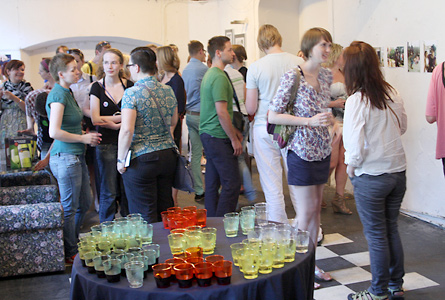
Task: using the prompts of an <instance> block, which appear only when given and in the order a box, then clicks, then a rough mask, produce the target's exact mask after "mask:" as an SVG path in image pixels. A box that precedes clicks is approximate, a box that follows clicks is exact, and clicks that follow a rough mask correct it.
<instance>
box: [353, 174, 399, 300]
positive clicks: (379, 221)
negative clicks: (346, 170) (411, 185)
mask: <svg viewBox="0 0 445 300" xmlns="http://www.w3.org/2000/svg"><path fill="white" fill-rule="evenodd" d="M351 182H352V184H353V186H354V198H355V202H356V204H357V211H358V214H359V216H360V220H361V222H362V224H363V232H364V234H365V237H366V240H367V241H368V248H369V256H370V260H371V273H372V280H371V287H370V288H369V291H370V292H371V293H372V294H374V295H378V296H381V295H387V294H388V288H391V289H399V288H402V285H403V276H404V275H405V270H404V266H403V264H404V255H403V247H402V241H401V240H400V235H399V231H398V225H397V218H398V216H399V212H400V206H401V204H402V200H403V196H404V195H405V190H406V176H405V171H403V172H398V173H385V174H382V175H378V176H371V175H367V174H362V175H360V176H357V177H352V178H351Z"/></svg>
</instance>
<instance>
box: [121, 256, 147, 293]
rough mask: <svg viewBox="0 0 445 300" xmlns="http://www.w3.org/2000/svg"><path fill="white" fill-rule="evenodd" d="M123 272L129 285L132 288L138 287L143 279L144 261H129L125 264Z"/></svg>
mask: <svg viewBox="0 0 445 300" xmlns="http://www.w3.org/2000/svg"><path fill="white" fill-rule="evenodd" d="M125 272H126V274H127V280H128V282H129V283H130V287H131V288H133V289H137V288H140V287H141V286H142V285H143V280H144V263H143V262H140V261H130V262H127V263H126V264H125Z"/></svg>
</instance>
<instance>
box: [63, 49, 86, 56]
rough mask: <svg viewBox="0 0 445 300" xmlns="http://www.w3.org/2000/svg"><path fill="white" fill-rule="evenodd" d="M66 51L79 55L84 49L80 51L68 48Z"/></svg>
mask: <svg viewBox="0 0 445 300" xmlns="http://www.w3.org/2000/svg"><path fill="white" fill-rule="evenodd" d="M66 53H68V54H72V53H75V54H77V55H79V54H81V53H82V51H80V50H79V49H68V50H66Z"/></svg>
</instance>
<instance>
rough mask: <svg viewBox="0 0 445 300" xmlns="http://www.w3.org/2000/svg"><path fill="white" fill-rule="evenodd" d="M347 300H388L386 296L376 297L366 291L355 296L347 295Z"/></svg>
mask: <svg viewBox="0 0 445 300" xmlns="http://www.w3.org/2000/svg"><path fill="white" fill-rule="evenodd" d="M348 300H388V296H386V295H385V296H376V295H374V294H371V293H370V292H369V291H368V290H364V291H361V292H358V293H356V294H349V295H348Z"/></svg>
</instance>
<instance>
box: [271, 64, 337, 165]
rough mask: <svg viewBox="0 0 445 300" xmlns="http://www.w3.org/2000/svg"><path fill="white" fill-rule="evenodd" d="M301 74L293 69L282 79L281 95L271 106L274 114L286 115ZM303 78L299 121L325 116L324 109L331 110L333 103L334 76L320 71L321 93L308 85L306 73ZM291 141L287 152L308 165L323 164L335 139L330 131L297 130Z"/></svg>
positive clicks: (296, 106)
mask: <svg viewBox="0 0 445 300" xmlns="http://www.w3.org/2000/svg"><path fill="white" fill-rule="evenodd" d="M297 71H299V70H297V69H292V70H290V71H288V72H286V73H285V74H284V75H283V76H282V77H281V82H280V86H279V88H278V90H277V93H276V94H275V97H274V98H273V100H272V102H271V104H270V105H269V109H270V110H272V111H275V112H277V113H284V112H285V111H286V106H287V104H288V103H289V100H290V99H289V98H290V94H291V89H292V85H293V82H294V81H295V76H296V74H297V73H296V72H297ZM301 74H302V76H301V79H300V86H299V88H298V93H297V99H296V101H295V104H294V107H293V113H294V115H295V116H297V117H305V118H310V117H313V116H315V115H316V114H318V113H321V109H322V108H327V107H328V105H329V102H330V101H331V92H330V86H331V83H332V73H331V71H329V70H328V69H325V68H321V69H320V72H319V73H318V82H319V84H320V89H321V92H320V93H318V92H317V91H316V90H315V89H314V88H313V87H312V86H311V85H310V84H308V83H307V81H306V79H305V78H304V74H303V72H302V71H301ZM290 141H291V142H290V143H289V144H288V146H287V148H288V149H289V150H292V151H294V152H295V153H296V154H297V155H298V156H299V157H300V158H301V159H303V160H306V161H321V160H323V159H325V158H326V157H328V156H329V155H330V154H331V136H330V134H329V130H328V127H312V126H296V129H295V133H294V134H293V136H291V137H290Z"/></svg>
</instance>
